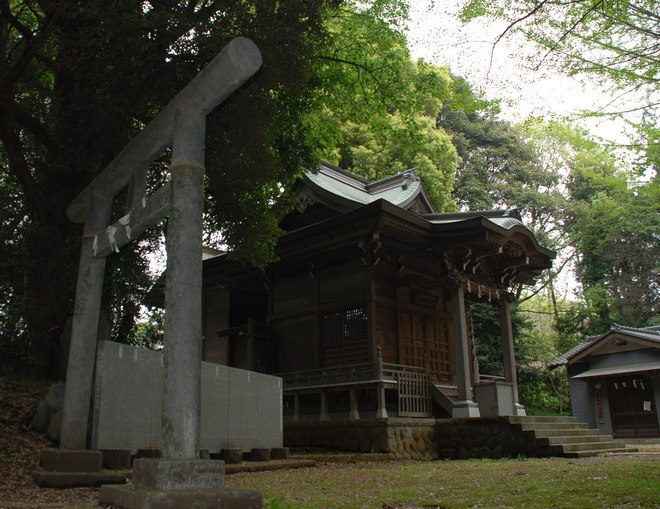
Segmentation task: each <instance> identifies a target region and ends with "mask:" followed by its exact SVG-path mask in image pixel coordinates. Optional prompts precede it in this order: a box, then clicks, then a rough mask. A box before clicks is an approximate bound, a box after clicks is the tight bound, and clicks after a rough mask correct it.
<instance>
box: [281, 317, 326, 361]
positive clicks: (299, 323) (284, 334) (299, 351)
mask: <svg viewBox="0 0 660 509" xmlns="http://www.w3.org/2000/svg"><path fill="white" fill-rule="evenodd" d="M317 331H318V324H317V317H316V315H315V314H309V315H303V316H297V317H293V318H287V319H284V320H277V321H274V322H273V323H272V339H273V343H274V345H273V346H274V355H275V359H273V360H274V363H275V365H274V366H273V371H274V372H275V373H287V372H290V371H304V370H308V369H316V368H318V367H319V364H318V363H319V341H318V332H317Z"/></svg>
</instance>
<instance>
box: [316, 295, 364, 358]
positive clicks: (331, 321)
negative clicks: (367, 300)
mask: <svg viewBox="0 0 660 509" xmlns="http://www.w3.org/2000/svg"><path fill="white" fill-rule="evenodd" d="M320 326H321V354H322V359H321V364H322V366H324V367H329V366H341V365H345V364H359V363H364V362H368V361H369V341H368V335H369V334H368V317H367V308H366V306H357V307H350V308H345V309H342V310H339V311H332V312H328V313H323V314H322V315H321V317H320Z"/></svg>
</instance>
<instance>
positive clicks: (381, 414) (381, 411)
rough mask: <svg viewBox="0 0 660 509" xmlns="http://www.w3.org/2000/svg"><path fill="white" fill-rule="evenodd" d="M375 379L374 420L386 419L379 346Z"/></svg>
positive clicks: (381, 355) (381, 358)
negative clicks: (376, 404) (375, 404)
mask: <svg viewBox="0 0 660 509" xmlns="http://www.w3.org/2000/svg"><path fill="white" fill-rule="evenodd" d="M376 377H377V378H378V388H377V389H376V390H377V391H378V392H377V400H378V408H377V409H376V419H387V404H386V402H385V383H384V382H383V353H382V351H381V348H380V346H379V347H378V350H376Z"/></svg>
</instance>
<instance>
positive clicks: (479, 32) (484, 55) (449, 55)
mask: <svg viewBox="0 0 660 509" xmlns="http://www.w3.org/2000/svg"><path fill="white" fill-rule="evenodd" d="M462 3H463V2H462V1H461V0H443V1H442V2H437V1H433V0H416V1H415V2H412V5H411V8H410V18H411V21H410V22H409V25H408V41H409V47H410V51H411V54H412V56H413V58H420V57H421V58H423V59H424V60H425V61H427V62H429V63H432V64H436V65H448V66H449V67H450V69H451V71H452V72H453V73H454V74H457V75H459V76H462V77H464V78H466V79H467V80H468V82H469V83H470V84H471V85H473V86H474V87H476V89H477V90H479V91H481V92H482V93H483V94H484V96H485V97H486V98H488V99H501V100H502V116H503V118H505V119H507V120H510V121H514V122H515V121H522V120H524V119H526V118H529V117H533V116H542V117H545V118H552V119H562V118H568V117H575V116H577V114H578V113H579V112H580V111H581V110H600V109H608V110H611V109H616V108H619V109H625V107H626V106H625V104H626V102H625V101H626V99H627V98H626V97H622V98H619V99H617V97H618V94H615V93H613V92H608V91H607V90H605V89H604V88H603V87H601V86H599V85H597V84H596V83H594V82H592V81H587V80H583V81H582V80H579V79H578V78H574V77H568V76H565V75H561V74H557V73H553V72H552V71H551V70H548V69H543V68H542V69H540V70H539V71H534V70H532V69H530V68H529V67H527V66H526V61H525V57H526V56H528V55H531V54H532V53H533V46H532V45H531V43H529V42H528V41H526V40H525V39H524V37H522V36H517V35H507V37H504V38H503V39H502V40H500V41H499V42H498V43H497V45H496V46H495V47H493V43H494V42H495V41H496V40H497V38H498V36H499V35H500V34H502V32H503V31H504V30H505V29H506V27H507V24H506V23H505V22H501V21H493V22H490V23H487V22H485V21H484V20H481V19H479V20H475V21H472V22H470V23H468V24H467V25H464V24H462V23H461V22H460V21H459V19H458V15H459V12H460V5H461V4H462ZM613 100H614V103H612V101H613ZM610 103H612V104H610ZM577 123H578V124H579V125H582V126H583V127H585V128H586V129H587V130H589V132H590V133H591V134H592V135H594V136H597V137H600V138H602V139H604V140H606V141H616V142H619V143H626V142H627V141H628V138H627V134H628V130H627V127H626V125H625V124H624V123H623V122H621V121H618V122H617V121H612V120H610V119H607V118H583V119H579V120H577Z"/></svg>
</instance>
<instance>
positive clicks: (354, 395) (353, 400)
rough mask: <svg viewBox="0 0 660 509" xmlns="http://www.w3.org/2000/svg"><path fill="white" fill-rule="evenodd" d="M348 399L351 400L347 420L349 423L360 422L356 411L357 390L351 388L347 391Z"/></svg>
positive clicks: (358, 413)
mask: <svg viewBox="0 0 660 509" xmlns="http://www.w3.org/2000/svg"><path fill="white" fill-rule="evenodd" d="M349 394H350V398H351V406H350V410H349V411H348V420H349V421H359V420H360V412H359V411H358V398H357V390H355V389H353V388H351V389H350V390H349Z"/></svg>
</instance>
